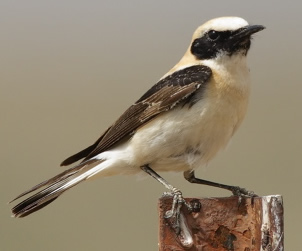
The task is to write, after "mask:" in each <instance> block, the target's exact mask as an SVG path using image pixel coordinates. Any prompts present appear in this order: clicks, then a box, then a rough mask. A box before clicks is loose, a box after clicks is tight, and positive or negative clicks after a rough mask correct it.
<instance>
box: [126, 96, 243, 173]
mask: <svg viewBox="0 0 302 251" xmlns="http://www.w3.org/2000/svg"><path fill="white" fill-rule="evenodd" d="M238 105H239V107H238ZM243 107H244V110H245V107H246V105H245V104H238V103H237V102H235V103H232V102H229V99H228V98H227V99H225V100H223V99H221V100H220V101H219V102H217V100H215V101H214V102H213V100H210V98H204V99H203V101H201V102H198V103H196V104H195V105H193V106H192V107H191V108H189V107H188V106H185V107H179V108H176V109H175V110H173V111H169V112H167V113H165V114H163V115H161V116H160V117H158V118H156V119H155V120H153V121H151V122H150V123H148V124H147V125H146V126H144V127H142V128H140V129H139V130H138V131H137V132H136V133H135V135H134V136H133V138H132V139H131V143H130V144H129V145H128V147H127V150H128V151H129V150H130V151H129V152H131V155H132V158H131V161H130V162H132V161H134V162H132V164H133V166H142V165H144V164H149V165H150V167H151V168H152V169H154V170H155V171H184V170H189V169H195V168H198V167H200V166H202V165H205V164H206V163H207V162H208V161H209V160H211V159H212V158H213V157H214V156H215V154H216V153H217V152H218V151H219V150H220V149H222V148H224V147H225V146H226V145H227V143H228V141H229V140H230V138H231V136H232V135H233V133H234V131H235V130H236V128H237V127H238V125H239V124H240V123H241V121H242V119H243V115H244V113H245V111H244V112H243V111H241V110H242V108H243Z"/></svg>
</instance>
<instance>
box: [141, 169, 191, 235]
mask: <svg viewBox="0 0 302 251" xmlns="http://www.w3.org/2000/svg"><path fill="white" fill-rule="evenodd" d="M141 169H142V170H143V171H144V172H146V173H147V174H149V175H150V176H152V177H153V178H154V179H156V180H157V181H158V182H160V183H161V184H162V185H164V186H165V187H166V188H167V189H169V190H170V192H171V193H172V196H173V203H172V208H171V210H169V211H167V212H166V218H171V217H173V218H175V226H174V228H175V229H176V232H177V233H179V232H180V209H181V207H182V205H183V204H185V205H186V207H187V208H188V209H189V210H191V209H192V207H191V205H190V204H189V203H187V202H186V201H185V200H184V198H183V196H182V193H181V191H180V190H179V189H177V188H175V187H173V186H172V185H171V184H169V183H168V182H167V181H166V180H165V179H164V178H162V177H161V176H160V175H158V174H157V173H156V172H155V171H154V170H152V169H151V168H150V167H149V166H148V165H145V166H141Z"/></svg>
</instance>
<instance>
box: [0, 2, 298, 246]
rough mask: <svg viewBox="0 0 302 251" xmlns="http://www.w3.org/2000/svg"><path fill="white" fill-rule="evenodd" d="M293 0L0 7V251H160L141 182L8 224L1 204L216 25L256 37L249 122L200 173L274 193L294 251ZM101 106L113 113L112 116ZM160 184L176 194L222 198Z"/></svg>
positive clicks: (103, 124) (87, 187) (84, 188)
mask: <svg viewBox="0 0 302 251" xmlns="http://www.w3.org/2000/svg"><path fill="white" fill-rule="evenodd" d="M300 12H301V2H300V1H291V2H290V3H288V2H286V1H276V0H274V1H273V0H269V1H250V2H244V3H242V1H239V0H238V1H221V2H218V1H180V0H165V1H138V0H133V1H104V0H103V1H93V0H87V1H77V0H76V1H71V0H69V1H68V0H66V1H58V0H53V1H32V0H28V1H8V0H2V1H0V31H1V35H0V41H1V43H0V54H1V60H0V115H1V126H0V128H1V141H0V151H1V176H0V191H1V192H0V217H1V218H0V222H1V226H0V249H1V250H10V251H11V250H31V251H34V250H145V251H154V250H157V249H158V247H157V242H158V223H157V200H158V198H159V197H160V196H161V194H162V193H163V192H164V191H165V189H164V188H163V187H162V186H161V185H160V184H158V183H157V182H156V181H155V180H153V179H151V178H146V179H143V180H140V179H138V178H137V177H123V176H119V177H111V178H105V179H99V180H94V181H91V182H85V183H83V184H81V185H79V186H77V187H75V188H73V189H72V190H71V191H69V192H67V193H66V194H64V195H63V196H62V197H60V198H59V199H58V200H57V201H55V202H54V203H52V204H51V205H49V206H48V207H46V208H45V209H43V210H41V211H39V212H37V213H35V214H33V215H30V216H29V217H26V218H23V219H14V218H11V217H10V208H11V207H12V206H13V205H14V204H13V205H7V204H6V203H7V202H8V201H9V200H11V199H12V198H14V197H15V196H16V195H18V194H19V193H21V192H23V191H24V190H25V189H28V188H30V187H32V186H33V185H36V184H37V183H39V182H41V181H43V180H45V179H47V178H50V177H51V176H54V175H55V174H57V173H59V172H61V171H62V170H63V168H62V167H59V164H60V162H61V161H62V160H63V159H65V158H66V157H68V156H70V155H71V154H73V153H75V152H77V151H79V150H81V149H83V148H84V147H86V146H88V145H90V144H91V143H93V142H94V141H95V140H96V139H97V138H98V137H99V136H100V134H101V133H102V132H103V131H104V130H105V129H106V128H107V127H108V126H109V125H110V124H111V123H112V122H114V121H115V119H116V118H117V117H118V116H119V115H120V114H121V113H122V112H123V111H124V110H125V109H126V108H128V106H129V105H131V104H132V103H133V102H134V101H136V100H137V99H138V98H139V97H140V96H141V95H142V94H143V93H144V92H145V91H146V90H147V89H148V88H149V87H150V86H152V85H153V84H155V83H156V82H157V80H158V79H159V78H160V77H161V76H162V75H163V74H164V73H166V71H168V70H169V69H170V68H171V67H172V66H173V65H174V64H175V63H176V62H177V61H178V60H179V59H180V58H181V57H182V55H183V54H184V52H185V51H186V49H187V47H188V45H189V42H190V40H191V36H192V34H193V31H194V30H195V29H196V28H197V27H198V26H199V25H201V24H202V23H204V22H205V21H207V20H209V19H211V18H214V17H219V16H240V17H243V18H245V19H246V20H248V21H249V23H251V24H262V25H265V26H266V28H267V29H266V30H264V31H262V32H260V33H257V34H256V35H255V38H254V40H253V44H252V48H251V51H250V53H249V65H250V68H251V73H252V79H253V86H252V93H251V99H250V105H249V110H248V114H247V117H246V119H245V121H244V123H243V125H242V126H241V128H240V130H239V131H238V133H237V134H236V135H235V137H234V138H233V140H232V142H231V144H230V145H229V146H228V147H227V149H226V150H225V151H223V152H221V153H220V154H219V155H218V156H217V158H216V159H215V160H214V161H212V162H211V163H210V165H209V166H207V167H206V168H202V169H199V170H198V171H197V176H198V177H202V178H204V179H208V180H213V181H217V182H221V183H227V184H235V185H239V186H242V187H246V188H248V189H250V190H254V191H255V192H256V193H257V194H259V195H272V194H282V195H283V196H284V207H285V244H286V248H287V250H298V247H299V246H300V244H298V239H297V238H296V236H297V233H299V232H300V231H299V230H300V226H299V225H300V224H299V222H300V223H301V216H300V214H301V211H302V200H301V198H300V191H301V187H300V185H299V184H301V178H302V170H301V152H302V136H301V135H302V134H301V122H302V116H301V106H302V99H301V97H302V87H301V86H302V77H301V52H302V50H301V42H302V32H301V24H302V17H301V13H300ZM108 107H110V110H108ZM163 176H164V177H165V178H166V179H167V180H169V181H170V182H171V183H172V184H174V185H175V186H176V187H178V188H180V189H181V190H182V191H183V193H184V196H186V197H193V196H197V197H212V196H229V195H230V194H229V193H228V192H226V191H222V190H219V189H216V188H209V187H204V186H197V185H192V184H189V183H188V182H187V181H185V180H184V179H183V177H182V174H172V173H171V174H170V173H166V174H163Z"/></svg>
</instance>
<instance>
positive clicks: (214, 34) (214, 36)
mask: <svg viewBox="0 0 302 251" xmlns="http://www.w3.org/2000/svg"><path fill="white" fill-rule="evenodd" d="M207 35H208V37H209V39H211V40H213V41H215V40H218V39H219V38H220V32H218V31H214V30H210V31H209V32H208V33H207Z"/></svg>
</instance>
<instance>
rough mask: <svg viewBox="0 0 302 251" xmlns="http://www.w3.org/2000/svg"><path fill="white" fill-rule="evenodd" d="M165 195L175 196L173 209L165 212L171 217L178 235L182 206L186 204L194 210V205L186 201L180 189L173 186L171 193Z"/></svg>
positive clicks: (167, 217)
mask: <svg viewBox="0 0 302 251" xmlns="http://www.w3.org/2000/svg"><path fill="white" fill-rule="evenodd" d="M163 196H171V197H173V202H172V208H171V210H168V211H167V212H166V213H165V218H166V219H171V222H172V226H173V228H174V229H175V232H176V234H177V235H178V234H179V233H180V230H181V229H180V225H181V224H180V214H181V211H180V210H181V208H182V206H183V205H185V206H186V208H187V209H188V210H189V211H192V206H191V205H190V204H189V203H187V202H186V201H185V199H184V198H183V196H182V193H181V191H180V190H178V189H176V188H173V189H172V191H171V192H170V193H164V194H163Z"/></svg>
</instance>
